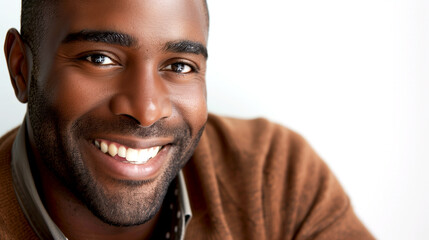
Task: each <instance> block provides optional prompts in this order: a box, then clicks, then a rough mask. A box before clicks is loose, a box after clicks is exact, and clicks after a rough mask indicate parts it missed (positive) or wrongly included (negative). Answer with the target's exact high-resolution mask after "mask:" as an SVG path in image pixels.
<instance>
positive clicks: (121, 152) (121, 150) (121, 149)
mask: <svg viewBox="0 0 429 240" xmlns="http://www.w3.org/2000/svg"><path fill="white" fill-rule="evenodd" d="M118 156H119V157H121V158H125V157H126V156H127V149H126V148H125V147H124V146H120V147H119V149H118Z"/></svg>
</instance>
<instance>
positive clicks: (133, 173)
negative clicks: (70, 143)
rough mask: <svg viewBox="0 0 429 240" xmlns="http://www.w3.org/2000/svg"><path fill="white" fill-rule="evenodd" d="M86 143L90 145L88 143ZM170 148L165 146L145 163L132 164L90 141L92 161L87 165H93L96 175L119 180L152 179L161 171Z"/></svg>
mask: <svg viewBox="0 0 429 240" xmlns="http://www.w3.org/2000/svg"><path fill="white" fill-rule="evenodd" d="M85 145H87V146H88V144H85ZM169 149H170V145H166V146H164V147H163V148H162V149H161V150H160V151H159V152H158V154H157V155H156V156H155V157H154V158H152V159H150V160H149V161H148V162H147V163H145V164H132V163H128V162H124V161H120V160H118V159H115V158H113V157H111V156H110V155H108V154H105V153H103V152H101V151H100V150H99V149H98V148H97V147H96V146H95V145H93V144H92V143H90V144H89V149H88V152H89V153H90V154H89V155H90V156H89V157H90V160H89V161H91V162H88V163H87V165H88V166H89V167H91V166H92V170H94V171H95V174H96V175H99V174H103V175H108V176H109V177H111V178H114V179H117V180H131V181H150V180H152V179H154V178H156V177H157V176H158V175H159V173H160V172H161V169H162V166H163V165H164V162H166V158H167V155H168V151H169Z"/></svg>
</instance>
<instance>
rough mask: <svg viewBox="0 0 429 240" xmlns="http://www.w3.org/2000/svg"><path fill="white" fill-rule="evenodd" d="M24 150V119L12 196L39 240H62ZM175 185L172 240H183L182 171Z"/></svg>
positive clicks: (15, 150) (187, 214)
mask: <svg viewBox="0 0 429 240" xmlns="http://www.w3.org/2000/svg"><path fill="white" fill-rule="evenodd" d="M27 150H28V148H27V126H26V120H25V119H24V122H23V124H22V125H21V127H20V128H19V130H18V134H17V136H16V138H15V141H14V143H13V146H12V163H11V165H12V180H13V187H14V189H15V194H16V196H17V199H18V202H19V205H20V206H21V209H22V211H23V212H24V215H25V217H26V218H27V220H28V222H29V223H30V225H31V227H32V228H33V230H34V231H35V232H36V234H37V235H38V236H39V238H41V239H61V240H66V239H67V237H66V236H64V234H63V233H62V232H61V230H60V229H59V228H58V226H57V225H56V224H55V223H54V221H52V219H51V217H50V216H49V214H48V212H47V211H46V209H45V207H44V206H43V203H42V201H41V199H40V197H39V194H38V192H37V189H36V185H35V183H34V179H33V175H32V173H31V169H30V163H29V161H28V154H27ZM177 181H178V184H177V193H175V194H174V195H175V196H176V197H177V202H178V207H179V211H180V212H181V213H183V214H180V219H179V220H180V221H179V222H180V225H179V226H178V232H177V233H178V234H177V237H176V239H180V240H181V239H184V235H185V230H186V226H187V225H188V223H189V221H190V219H191V217H192V211H191V207H190V202H189V196H188V192H187V190H186V183H185V179H184V177H183V173H182V171H180V172H179V174H178V177H177Z"/></svg>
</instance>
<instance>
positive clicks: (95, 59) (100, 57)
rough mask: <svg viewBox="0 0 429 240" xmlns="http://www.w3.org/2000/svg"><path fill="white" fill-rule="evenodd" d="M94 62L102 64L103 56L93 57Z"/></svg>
mask: <svg viewBox="0 0 429 240" xmlns="http://www.w3.org/2000/svg"><path fill="white" fill-rule="evenodd" d="M94 62H95V63H103V62H104V56H100V55H98V56H94Z"/></svg>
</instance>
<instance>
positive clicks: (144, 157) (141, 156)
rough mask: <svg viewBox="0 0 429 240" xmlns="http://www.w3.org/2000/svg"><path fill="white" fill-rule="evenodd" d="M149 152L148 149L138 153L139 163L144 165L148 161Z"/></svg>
mask: <svg viewBox="0 0 429 240" xmlns="http://www.w3.org/2000/svg"><path fill="white" fill-rule="evenodd" d="M148 153H149V151H148V149H141V150H140V151H139V161H140V162H143V163H146V162H147V161H149V154H148Z"/></svg>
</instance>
